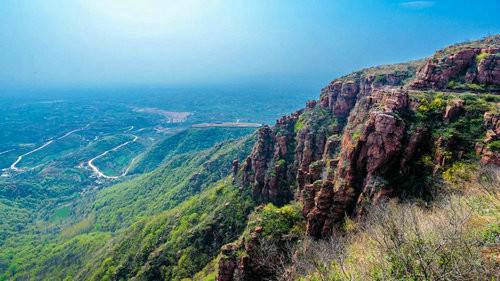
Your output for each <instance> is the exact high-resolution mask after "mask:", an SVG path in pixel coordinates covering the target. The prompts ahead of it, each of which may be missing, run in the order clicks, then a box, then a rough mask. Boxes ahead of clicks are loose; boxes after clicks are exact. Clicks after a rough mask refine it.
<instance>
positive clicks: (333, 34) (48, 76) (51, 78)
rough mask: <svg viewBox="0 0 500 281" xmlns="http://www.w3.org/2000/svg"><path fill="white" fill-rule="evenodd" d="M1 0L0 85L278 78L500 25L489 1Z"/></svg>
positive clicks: (312, 84)
mask: <svg viewBox="0 0 500 281" xmlns="http://www.w3.org/2000/svg"><path fill="white" fill-rule="evenodd" d="M331 2H333V1H314V2H307V3H306V2H302V1H273V2H268V1H252V2H244V1H230V2H229V1H197V0H189V1H159V0H147V1H140V2H138V1H115V0H105V1H97V0H95V1H94V0H93V1H79V0H78V1H64V2H60V1H41V0H34V1H13V0H7V1H3V2H2V4H0V8H1V9H0V23H1V24H0V38H2V39H3V40H1V41H0V46H1V49H2V50H3V52H1V53H0V61H1V67H0V83H1V85H2V88H3V89H4V90H5V89H31V88H34V89H51V88H82V87H83V88H85V87H122V86H134V85H135V86H146V87H147V86H150V85H153V86H172V87H178V86H179V87H187V86H203V85H265V86H269V87H279V86H281V85H289V86H290V87H296V88H297V89H306V90H314V91H318V90H319V89H320V87H321V86H323V85H324V84H326V83H327V82H328V81H330V80H332V79H333V78H335V77H337V76H340V75H343V74H347V73H349V72H352V71H355V70H358V69H360V68H364V67H369V66H374V65H380V64H388V63H397V62H403V61H407V60H413V59H420V58H423V57H426V56H429V55H431V54H432V53H433V52H434V51H435V50H437V49H440V48H443V47H445V46H447V45H449V44H453V43H457V42H461V41H465V40H474V39H480V38H482V37H484V36H487V35H490V34H495V33H498V32H499V31H500V22H499V21H498V19H497V12H498V11H499V10H500V3H499V2H498V1H481V3H472V2H470V1H378V2H376V1H335V2H334V3H331Z"/></svg>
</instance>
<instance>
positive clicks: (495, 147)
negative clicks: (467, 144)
mask: <svg viewBox="0 0 500 281" xmlns="http://www.w3.org/2000/svg"><path fill="white" fill-rule="evenodd" d="M488 148H489V149H490V150H491V151H500V140H495V141H492V142H490V143H489V144H488Z"/></svg>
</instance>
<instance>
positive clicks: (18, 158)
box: [2, 124, 90, 172]
mask: <svg viewBox="0 0 500 281" xmlns="http://www.w3.org/2000/svg"><path fill="white" fill-rule="evenodd" d="M89 125H90V124H87V125H86V126H85V127H82V128H78V129H75V130H73V131H70V132H67V133H66V134H64V135H62V136H61V137H59V138H57V140H61V139H64V138H65V137H67V136H69V135H71V134H73V133H75V132H78V131H81V130H83V129H85V128H87V127H88V126H89ZM54 141H55V140H54V139H51V140H49V141H47V142H46V143H44V144H43V145H42V146H40V147H37V148H35V149H33V150H31V151H28V152H26V153H24V154H21V155H19V156H18V157H17V159H16V161H14V163H12V164H11V165H10V167H9V168H10V169H11V170H13V171H16V172H22V171H23V169H21V168H18V167H16V166H17V164H19V162H21V160H23V157H25V156H28V155H30V154H32V153H35V152H37V151H39V150H42V149H44V148H45V147H47V146H49V145H50V144H51V143H53V142H54ZM2 153H3V152H2Z"/></svg>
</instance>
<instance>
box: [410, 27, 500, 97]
mask: <svg viewBox="0 0 500 281" xmlns="http://www.w3.org/2000/svg"><path fill="white" fill-rule="evenodd" d="M499 41H500V36H498V35H497V36H493V37H490V38H487V39H486V40H483V41H480V43H475V44H470V46H463V47H462V48H459V47H457V46H453V47H450V48H448V49H445V50H443V51H441V52H438V53H436V55H435V56H434V57H433V58H430V59H428V60H427V61H426V63H425V64H424V65H423V66H422V67H421V68H420V69H419V70H418V71H417V74H416V76H417V79H415V81H413V82H412V84H411V87H412V88H414V89H428V88H432V89H445V88H447V86H448V83H449V82H450V81H456V82H465V83H478V84H483V85H496V86H498V85H499V84H500V55H499V53H500V47H498V46H499ZM497 89H498V88H497Z"/></svg>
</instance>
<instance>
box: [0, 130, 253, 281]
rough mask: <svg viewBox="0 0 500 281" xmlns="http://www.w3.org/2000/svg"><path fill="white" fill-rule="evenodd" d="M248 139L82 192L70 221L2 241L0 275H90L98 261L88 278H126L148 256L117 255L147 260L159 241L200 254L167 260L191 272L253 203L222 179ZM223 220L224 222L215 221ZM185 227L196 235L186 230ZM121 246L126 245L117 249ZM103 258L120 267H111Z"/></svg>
mask: <svg viewBox="0 0 500 281" xmlns="http://www.w3.org/2000/svg"><path fill="white" fill-rule="evenodd" d="M253 142H254V137H253V136H252V135H250V136H246V137H244V138H242V139H239V140H235V141H226V142H223V143H219V144H216V145H214V146H213V147H211V148H209V149H206V150H202V151H199V150H195V151H193V152H186V153H180V154H178V155H176V156H172V157H170V159H169V160H168V161H167V162H166V163H164V164H163V165H162V166H160V167H158V168H156V169H155V170H153V171H152V172H150V173H147V174H144V175H142V176H139V177H136V178H134V179H132V180H130V181H127V182H123V183H119V184H117V185H115V186H112V187H109V188H106V189H102V190H97V191H95V192H89V194H86V195H85V196H84V197H83V198H82V200H81V201H78V202H76V203H75V205H74V206H68V207H67V208H68V209H69V210H70V211H69V212H70V214H69V218H70V219H67V220H68V221H67V222H66V224H60V227H58V228H54V227H50V224H49V225H48V226H39V228H37V229H35V231H36V232H34V233H33V234H31V235H19V236H18V237H14V238H12V239H10V240H8V241H7V243H6V245H4V247H2V248H1V249H0V271H1V272H2V274H0V280H4V279H5V280H11V279H21V280H63V279H65V278H66V279H69V280H75V278H76V279H77V280H81V278H84V279H90V278H91V277H92V276H93V275H94V273H95V271H96V270H97V269H98V267H99V266H101V263H102V268H104V269H100V271H103V270H104V271H105V272H104V271H103V272H101V274H102V275H96V276H95V279H96V280H100V278H101V277H103V276H104V275H105V276H117V275H122V274H125V273H124V272H125V271H127V272H128V273H127V276H128V277H129V278H130V277H132V276H134V275H136V274H139V271H141V272H142V270H143V269H141V268H142V267H143V266H144V265H145V263H146V262H147V261H148V260H147V259H146V258H145V259H142V258H141V259H138V260H136V262H134V263H133V264H130V265H128V266H125V265H123V263H124V261H123V259H124V258H126V257H127V258H128V257H129V258H132V257H134V256H137V255H138V254H139V252H140V251H142V254H143V255H146V257H147V255H149V254H152V252H154V251H156V250H157V247H158V248H161V247H165V245H163V244H164V243H166V242H165V241H167V240H168V241H169V242H168V247H167V248H168V251H169V253H171V252H174V253H177V252H179V253H181V252H182V251H201V252H203V253H205V255H204V257H203V258H201V259H200V260H199V263H200V264H199V265H198V264H197V265H189V264H182V265H176V264H174V263H172V262H173V260H172V259H174V260H175V256H174V257H173V258H172V259H170V260H169V266H170V267H172V272H171V273H170V274H172V276H181V277H187V276H190V275H189V274H191V275H192V274H194V273H195V272H196V271H198V270H200V269H201V268H202V267H203V266H204V264H205V263H206V262H208V261H209V260H210V259H211V258H212V256H213V255H215V254H217V251H218V249H219V248H220V246H221V245H223V244H224V243H227V242H229V241H231V240H233V239H235V238H236V237H237V236H238V235H239V233H240V232H241V229H243V227H244V226H245V221H246V215H247V214H248V213H249V212H250V210H251V208H252V204H253V203H252V201H251V200H250V197H248V196H247V199H248V200H246V199H245V195H241V194H240V192H239V191H238V189H237V188H235V187H234V186H233V185H232V184H231V181H230V180H227V179H225V180H223V179H224V178H226V177H227V175H228V174H229V173H230V171H231V170H232V161H233V160H234V159H244V158H245V157H246V156H247V155H248V154H249V152H250V150H251V146H252V144H253ZM221 180H222V181H221ZM218 181H221V182H219V183H217V182H218ZM226 203H227V204H228V205H227V206H226V205H225V204H226ZM229 205H232V206H233V207H229ZM215 207H217V208H215ZM234 208H235V209H234ZM223 212H228V213H224V215H222V213H223ZM232 216H234V217H232ZM231 218H233V219H231ZM224 223H226V226H227V227H222V226H221V224H224ZM145 225H149V226H151V227H152V228H151V232H149V231H145V230H144V229H143V226H145ZM218 228H220V231H219V230H217V229H218ZM174 229H177V230H175V231H174ZM189 229H193V231H194V230H196V231H195V232H196V233H194V234H193V235H187V232H188V231H189ZM160 230H163V232H161V231H160ZM206 235H216V236H217V237H219V238H220V241H219V242H217V243H218V244H217V243H216V244H213V246H208V244H206V243H202V242H203V241H205V240H203V237H204V236H206ZM196 239H201V240H199V243H198V244H196V243H194V242H193V241H195V240H196ZM123 243H127V244H126V246H120V245H122V244H123ZM141 243H144V244H141ZM146 243H148V244H147V247H146V246H145V245H146ZM141 245H143V246H144V247H145V248H144V247H142V246H141ZM162 245H163V246H162ZM118 247H122V248H121V249H119V250H117V248H118ZM208 249H210V251H209V250H208ZM108 258H110V259H112V260H113V261H114V262H116V263H117V264H121V266H123V267H125V268H124V269H122V270H120V271H119V272H114V271H112V270H111V269H109V268H108V265H109V264H110V262H109V261H108ZM114 262H113V263H114ZM115 268H116V265H115ZM152 270H158V269H152ZM141 274H142V273H141ZM155 274H156V273H155ZM139 275H140V274H139ZM76 276H82V277H81V278H80V277H78V278H77V277H76Z"/></svg>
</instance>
